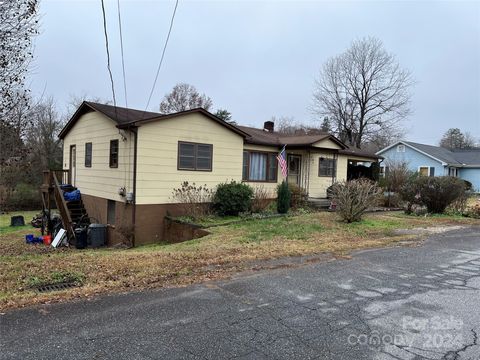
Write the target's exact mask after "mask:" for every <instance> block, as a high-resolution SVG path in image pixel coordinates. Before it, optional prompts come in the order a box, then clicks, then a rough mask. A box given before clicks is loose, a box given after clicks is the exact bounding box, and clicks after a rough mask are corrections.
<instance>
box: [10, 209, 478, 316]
mask: <svg viewBox="0 0 480 360" xmlns="http://www.w3.org/2000/svg"><path fill="white" fill-rule="evenodd" d="M459 224H466V225H474V224H476V225H480V221H479V220H472V219H466V218H461V217H447V216H438V217H428V218H424V217H411V216H405V215H402V214H399V213H379V214H370V215H366V216H365V219H364V220H363V221H362V222H360V223H352V224H345V223H341V222H339V221H338V220H337V218H336V216H335V214H332V213H326V212H322V213H312V214H305V215H301V216H295V217H286V218H273V219H263V220H250V221H247V222H244V223H239V224H232V225H228V226H220V227H217V228H212V229H211V231H212V234H211V235H208V236H206V237H204V238H202V239H197V240H191V241H187V242H184V243H180V244H158V245H151V246H144V247H139V248H135V249H130V250H121V249H99V250H92V249H89V250H76V249H66V248H63V249H58V250H55V249H51V248H46V247H44V246H43V245H27V244H25V242H24V235H25V234H26V233H31V232H32V229H21V230H18V231H11V232H9V233H4V234H1V235H0V309H7V308H14V307H22V306H26V305H30V304H34V303H45V302H54V301H60V300H64V299H71V298H76V297H90V296H93V295H95V294H100V293H107V292H122V291H129V290H131V289H138V290H140V289H147V288H158V287H164V286H180V285H187V284H191V283H195V282H201V281H205V280H209V279H215V278H219V277H226V276H229V275H230V274H232V273H234V272H237V271H242V270H248V269H251V268H252V267H253V266H254V265H255V267H257V268H258V264H259V262H261V261H262V260H265V259H272V258H279V257H284V256H298V255H312V254H319V253H325V252H328V253H332V255H334V256H337V257H344V256H346V255H347V254H348V253H349V252H350V251H352V250H355V249H361V248H369V247H379V246H389V245H392V244H395V243H398V242H399V241H404V240H405V239H410V240H412V237H414V236H412V235H401V236H400V235H394V232H395V229H409V228H414V227H430V226H437V225H441V226H445V225H447V226H448V225H459ZM35 231H37V232H38V230H35ZM64 278H73V279H75V280H76V281H77V282H78V283H82V284H83V285H82V286H81V287H78V288H74V289H70V290H65V291H61V292H52V293H46V294H39V293H37V292H36V291H35V290H34V289H33V288H32V286H33V285H39V284H43V283H52V282H56V281H57V280H58V279H64Z"/></svg>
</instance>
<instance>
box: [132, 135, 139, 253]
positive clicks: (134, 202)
mask: <svg viewBox="0 0 480 360" xmlns="http://www.w3.org/2000/svg"><path fill="white" fill-rule="evenodd" d="M130 130H131V131H132V133H133V178H132V182H133V184H132V187H133V188H132V192H133V199H132V226H133V237H132V246H133V247H134V246H135V222H136V215H137V144H138V128H136V127H133V128H131V129H130Z"/></svg>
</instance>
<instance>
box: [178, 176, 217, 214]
mask: <svg viewBox="0 0 480 360" xmlns="http://www.w3.org/2000/svg"><path fill="white" fill-rule="evenodd" d="M212 196H213V191H212V190H211V189H208V188H207V185H200V186H197V185H195V183H192V184H190V183H189V182H188V181H184V182H182V183H181V186H180V187H179V188H178V189H173V194H172V198H173V200H174V201H176V202H177V203H179V204H181V207H182V213H183V215H186V216H189V217H191V218H193V219H199V218H202V217H205V216H207V215H208V214H209V213H210V202H211V201H212Z"/></svg>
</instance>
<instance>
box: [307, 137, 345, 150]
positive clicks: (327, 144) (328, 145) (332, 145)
mask: <svg viewBox="0 0 480 360" xmlns="http://www.w3.org/2000/svg"><path fill="white" fill-rule="evenodd" d="M312 146H313V147H316V148H322V149H334V150H340V149H341V148H342V147H341V146H340V145H338V144H337V143H336V142H334V141H332V140H330V139H325V140H320V141H318V142H316V143H314V144H312Z"/></svg>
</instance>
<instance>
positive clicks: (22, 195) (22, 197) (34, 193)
mask: <svg viewBox="0 0 480 360" xmlns="http://www.w3.org/2000/svg"><path fill="white" fill-rule="evenodd" d="M41 208H42V197H41V195H40V193H39V191H38V189H36V188H35V187H34V186H32V185H29V184H24V183H20V184H18V185H16V186H15V189H14V190H13V192H12V193H11V194H10V196H8V197H7V198H6V199H5V203H4V204H2V210H4V209H5V210H38V209H41Z"/></svg>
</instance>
